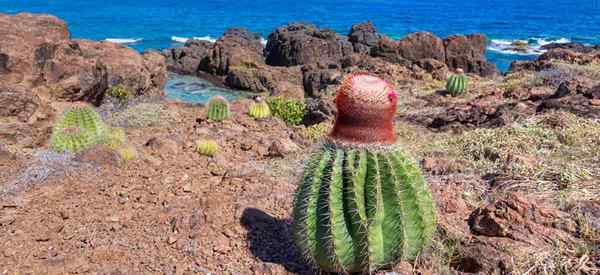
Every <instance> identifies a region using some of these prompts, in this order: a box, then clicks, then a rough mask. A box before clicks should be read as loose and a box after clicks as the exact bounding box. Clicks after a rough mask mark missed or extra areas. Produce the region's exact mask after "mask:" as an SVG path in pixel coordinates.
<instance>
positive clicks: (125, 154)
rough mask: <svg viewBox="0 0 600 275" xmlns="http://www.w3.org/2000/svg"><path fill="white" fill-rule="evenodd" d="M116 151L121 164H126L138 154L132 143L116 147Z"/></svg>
mask: <svg viewBox="0 0 600 275" xmlns="http://www.w3.org/2000/svg"><path fill="white" fill-rule="evenodd" d="M117 153H118V154H119V158H120V159H121V163H122V164H127V163H129V162H131V161H132V160H135V159H136V158H137V156H138V153H137V150H136V149H135V147H133V146H132V145H124V146H121V148H119V149H117Z"/></svg>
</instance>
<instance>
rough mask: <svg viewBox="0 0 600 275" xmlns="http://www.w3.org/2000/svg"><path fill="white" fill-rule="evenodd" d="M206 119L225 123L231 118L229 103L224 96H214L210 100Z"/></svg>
mask: <svg viewBox="0 0 600 275" xmlns="http://www.w3.org/2000/svg"><path fill="white" fill-rule="evenodd" d="M207 112H208V113H207V115H206V117H207V118H208V119H209V120H212V121H223V120H225V119H227V118H228V117H229V102H227V99H225V98H224V97H222V96H213V97H211V98H210V99H209V100H208V108H207Z"/></svg>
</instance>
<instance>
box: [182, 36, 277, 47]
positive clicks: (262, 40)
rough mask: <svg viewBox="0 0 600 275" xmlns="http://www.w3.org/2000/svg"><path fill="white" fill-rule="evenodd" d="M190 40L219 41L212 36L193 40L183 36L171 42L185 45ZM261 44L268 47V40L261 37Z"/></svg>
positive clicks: (198, 37)
mask: <svg viewBox="0 0 600 275" xmlns="http://www.w3.org/2000/svg"><path fill="white" fill-rule="evenodd" d="M190 39H194V40H202V41H208V42H211V43H215V42H217V39H216V38H214V37H212V36H210V35H207V36H194V37H192V38H189V37H181V36H171V40H172V41H173V42H177V43H185V42H188V40H190ZM260 43H261V44H263V45H267V39H265V38H264V37H261V38H260Z"/></svg>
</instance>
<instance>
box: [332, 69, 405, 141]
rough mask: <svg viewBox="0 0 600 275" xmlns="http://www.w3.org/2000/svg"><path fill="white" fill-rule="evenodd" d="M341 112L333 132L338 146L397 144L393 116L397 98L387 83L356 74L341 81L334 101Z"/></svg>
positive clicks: (368, 75)
mask: <svg viewBox="0 0 600 275" xmlns="http://www.w3.org/2000/svg"><path fill="white" fill-rule="evenodd" d="M335 102H336V107H337V110H338V113H337V116H336V119H335V124H334V127H333V131H332V132H331V134H330V135H329V137H330V139H331V140H332V141H335V142H340V143H349V144H394V143H395V142H396V135H395V133H394V115H395V114H396V106H397V103H398V95H397V93H396V91H395V90H394V88H393V87H392V86H391V85H390V84H389V83H388V82H387V81H385V80H383V79H381V78H379V77H376V76H373V75H370V74H367V73H353V74H350V75H348V76H347V77H346V78H344V80H343V81H342V85H341V86H340V88H339V89H338V91H337V96H336V99H335Z"/></svg>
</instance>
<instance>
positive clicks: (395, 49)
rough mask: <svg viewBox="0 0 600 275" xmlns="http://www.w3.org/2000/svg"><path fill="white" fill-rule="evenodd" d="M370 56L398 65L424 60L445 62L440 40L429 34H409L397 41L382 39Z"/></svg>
mask: <svg viewBox="0 0 600 275" xmlns="http://www.w3.org/2000/svg"><path fill="white" fill-rule="evenodd" d="M372 55H373V56H374V57H381V58H383V59H385V60H387V61H390V62H395V63H400V64H410V63H412V62H417V61H419V60H421V59H425V58H431V59H435V60H439V61H442V62H443V61H444V60H445V53H444V44H443V42H442V39H440V38H439V37H437V36H435V35H433V34H432V33H430V32H416V33H411V34H409V35H407V36H406V37H404V38H402V39H400V40H397V41H395V40H391V39H390V38H387V37H386V38H383V39H381V40H379V42H378V44H377V46H376V47H374V48H373V50H372Z"/></svg>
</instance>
